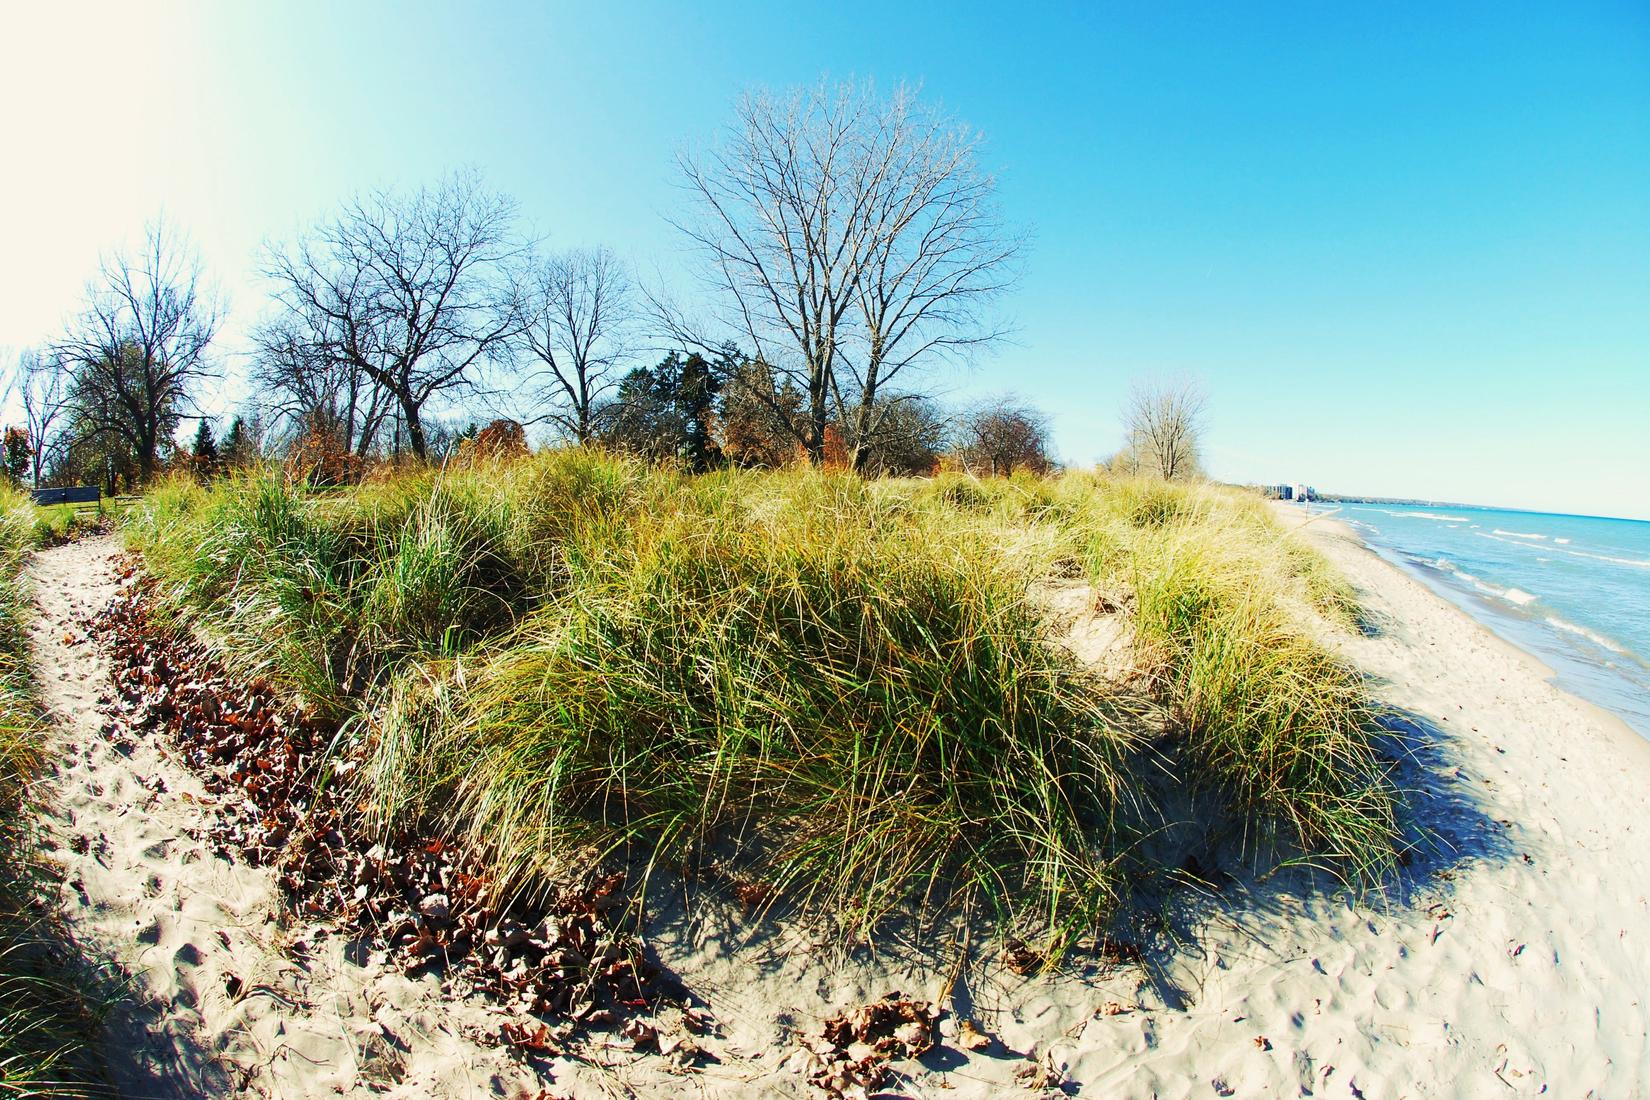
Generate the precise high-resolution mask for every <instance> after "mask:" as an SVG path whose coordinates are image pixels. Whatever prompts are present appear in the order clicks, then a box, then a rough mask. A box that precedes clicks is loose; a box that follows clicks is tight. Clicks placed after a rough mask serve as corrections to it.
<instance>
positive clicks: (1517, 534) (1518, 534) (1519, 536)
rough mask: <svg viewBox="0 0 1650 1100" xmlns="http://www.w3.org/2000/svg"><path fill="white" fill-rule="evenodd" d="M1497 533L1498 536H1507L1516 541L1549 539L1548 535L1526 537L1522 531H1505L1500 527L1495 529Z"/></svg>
mask: <svg viewBox="0 0 1650 1100" xmlns="http://www.w3.org/2000/svg"><path fill="white" fill-rule="evenodd" d="M1495 533H1496V534H1498V535H1506V536H1508V537H1509V538H1515V539H1544V538H1546V537H1547V536H1546V535H1526V534H1525V533H1523V532H1522V531H1503V530H1501V528H1499V527H1497V528H1496V529H1495Z"/></svg>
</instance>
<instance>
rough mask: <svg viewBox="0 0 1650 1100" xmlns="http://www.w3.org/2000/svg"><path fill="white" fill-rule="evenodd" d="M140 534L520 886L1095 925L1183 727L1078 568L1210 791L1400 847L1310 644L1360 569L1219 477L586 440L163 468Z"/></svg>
mask: <svg viewBox="0 0 1650 1100" xmlns="http://www.w3.org/2000/svg"><path fill="white" fill-rule="evenodd" d="M128 529H129V531H130V535H131V538H132V540H133V542H134V544H135V545H136V546H138V547H139V548H140V549H141V550H142V551H143V552H144V554H145V555H146V557H147V559H148V561H149V564H150V568H151V569H152V571H154V572H155V573H156V574H157V575H158V576H159V577H160V578H161V579H162V581H163V582H164V589H165V592H166V597H167V602H168V604H169V606H170V607H171V608H172V610H173V612H174V613H175V614H176V615H178V616H179V618H180V620H186V621H188V622H190V623H192V624H194V625H196V626H204V627H205V632H206V633H207V634H208V635H210V636H211V637H212V638H213V640H214V642H215V644H217V645H218V646H219V647H220V649H221V651H222V652H223V654H224V656H225V657H226V659H228V660H230V661H232V662H235V663H238V664H240V665H242V666H243V667H245V668H247V669H249V670H250V669H257V670H260V671H263V672H266V673H268V674H271V675H273V676H275V677H276V678H278V679H279V680H280V681H281V682H283V683H285V684H286V685H287V686H288V687H290V688H291V689H293V690H294V691H295V692H298V693H300V694H301V695H302V696H303V697H304V699H305V700H306V701H308V702H309V703H310V704H311V705H313V706H315V707H317V708H319V709H323V710H326V711H328V712H330V713H332V714H334V715H335V716H336V717H338V718H340V719H342V720H346V721H347V723H348V728H349V729H350V730H351V731H353V734H354V737H353V740H352V741H351V749H350V751H353V752H356V753H357V754H359V755H360V757H361V759H362V762H363V764H364V765H365V766H364V767H362V768H361V769H360V770H359V772H358V774H360V775H362V776H364V777H365V779H364V781H363V790H362V795H363V797H364V800H365V801H366V802H367V803H368V804H369V805H370V806H371V808H372V811H373V812H374V813H375V814H376V815H377V816H378V817H379V818H380V820H382V821H383V822H384V823H385V824H386V825H387V826H394V825H397V824H406V823H412V822H419V823H438V824H439V825H440V826H441V827H443V828H444V829H447V830H450V831H453V832H456V833H459V834H462V835H464V836H466V837H468V838H469V840H470V842H471V844H472V845H473V846H474V848H475V849H476V851H477V852H479V853H480V854H481V855H483V856H484V857H485V858H486V859H488V860H489V861H490V863H491V865H492V866H493V868H494V870H495V871H496V873H497V875H498V878H499V881H500V882H502V883H506V884H510V885H515V886H526V887H531V885H532V884H534V883H541V882H544V881H547V880H549V879H550V878H552V877H554V876H556V875H557V874H558V873H560V872H562V871H564V870H565V869H567V868H568V867H570V866H580V865H588V862H589V861H590V860H592V859H600V858H603V857H606V856H617V855H621V854H622V855H625V856H629V857H635V858H643V859H647V860H651V861H653V862H655V863H658V862H661V861H662V862H666V863H669V864H671V865H675V864H678V863H681V862H690V863H696V864H701V865H703V864H717V865H722V866H726V867H728V868H730V869H731V870H732V872H733V873H734V874H737V875H739V876H745V877H752V878H756V879H760V880H761V881H763V882H764V883H766V884H768V885H769V886H772V887H774V888H776V889H777V890H779V891H780V892H782V893H783V894H784V895H786V896H789V897H791V898H794V899H797V900H799V901H801V902H804V903H811V904H813V905H814V906H816V907H819V908H823V909H829V910H831V911H834V912H838V913H841V914H843V915H845V917H846V919H847V922H848V923H849V924H850V926H853V927H856V928H860V929H863V927H864V926H865V925H866V924H868V923H870V922H874V921H875V920H876V919H878V918H879V917H880V916H882V915H883V914H886V913H887V912H889V911H890V910H892V909H894V908H897V907H900V906H902V905H905V904H907V903H909V902H911V901H912V900H914V899H924V898H928V899H931V898H934V897H937V896H940V895H942V894H944V893H945V892H947V891H950V890H953V889H956V888H962V889H965V890H968V891H970V892H973V893H974V894H976V895H977V896H979V897H982V898H983V899H984V900H985V901H986V902H987V903H989V904H991V905H993V906H995V907H996V908H997V909H998V910H999V912H1000V913H1002V914H1003V915H1004V917H1005V918H1007V919H1010V920H1024V921H1029V922H1034V923H1038V924H1041V925H1043V926H1044V927H1045V928H1050V929H1052V928H1055V927H1058V926H1059V925H1061V924H1062V923H1064V922H1067V921H1072V920H1088V919H1092V918H1094V917H1095V916H1096V915H1098V914H1100V913H1102V912H1103V911H1104V910H1105V909H1106V908H1107V906H1108V905H1109V904H1110V903H1111V902H1112V900H1114V898H1115V895H1116V893H1117V891H1118V890H1120V889H1121V888H1122V886H1123V884H1122V883H1121V882H1120V881H1119V879H1118V876H1117V873H1116V863H1117V859H1118V856H1119V853H1121V852H1122V851H1124V850H1125V849H1127V848H1128V847H1129V846H1130V844H1131V843H1132V841H1133V839H1134V837H1133V835H1132V834H1131V833H1129V832H1128V830H1127V829H1126V828H1125V827H1124V826H1123V824H1122V822H1123V821H1124V820H1125V819H1131V817H1133V818H1137V817H1138V815H1131V814H1130V813H1128V812H1125V811H1128V810H1129V809H1130V803H1131V799H1132V798H1133V795H1134V793H1135V791H1136V790H1137V788H1138V786H1139V784H1138V782H1137V775H1138V771H1137V769H1138V768H1139V767H1140V766H1141V765H1140V761H1139V757H1140V755H1141V754H1142V753H1143V752H1145V751H1146V750H1145V748H1144V742H1145V740H1146V739H1148V738H1151V739H1154V740H1157V741H1161V738H1160V737H1159V736H1158V735H1159V734H1161V733H1162V732H1163V731H1162V730H1160V729H1155V728H1151V727H1150V726H1149V725H1148V724H1147V722H1146V719H1145V717H1144V713H1145V705H1146V703H1147V702H1149V700H1147V699H1146V698H1145V695H1144V691H1143V689H1141V688H1138V687H1126V686H1125V687H1119V686H1117V685H1116V684H1115V683H1112V682H1110V681H1107V680H1104V679H1102V678H1101V677H1099V676H1098V675H1096V674H1095V673H1094V671H1093V670H1090V669H1087V668H1084V667H1082V666H1081V665H1080V664H1079V662H1078V661H1077V660H1076V659H1075V658H1074V657H1073V656H1072V655H1071V654H1070V653H1069V652H1068V651H1067V650H1065V649H1064V648H1063V647H1062V646H1060V645H1059V644H1058V643H1057V641H1056V640H1055V639H1054V638H1053V637H1052V636H1051V634H1050V631H1049V629H1048V625H1047V623H1046V622H1045V621H1044V613H1043V611H1042V609H1041V604H1040V603H1039V602H1038V597H1037V591H1038V587H1039V585H1041V584H1042V583H1043V582H1044V581H1046V580H1047V579H1048V578H1049V577H1050V576H1051V575H1055V574H1064V575H1069V574H1070V572H1071V571H1072V570H1074V569H1076V570H1086V571H1087V573H1088V574H1089V576H1090V578H1091V579H1092V581H1093V583H1094V584H1095V585H1096V586H1102V587H1105V588H1106V589H1107V590H1108V591H1111V592H1119V593H1121V592H1126V593H1127V594H1128V595H1129V598H1130V599H1131V600H1132V604H1133V609H1134V610H1133V613H1134V614H1135V616H1136V619H1137V636H1138V638H1139V639H1140V644H1141V646H1142V652H1143V654H1144V655H1145V656H1146V657H1147V658H1149V662H1150V664H1151V667H1152V668H1153V673H1154V675H1153V678H1152V681H1151V683H1150V685H1147V687H1148V688H1149V690H1150V691H1152V692H1155V693H1157V694H1158V695H1159V696H1160V698H1159V700H1158V701H1159V702H1163V703H1167V704H1168V705H1169V710H1170V712H1171V713H1172V714H1173V716H1174V719H1175V721H1174V728H1173V729H1172V730H1171V731H1170V734H1171V737H1170V742H1169V743H1170V745H1171V751H1172V752H1174V753H1175V754H1176V755H1177V756H1178V757H1179V758H1180V760H1181V761H1182V762H1183V763H1184V764H1185V766H1186V769H1185V770H1186V772H1187V774H1188V775H1190V776H1191V777H1192V779H1193V780H1194V781H1195V782H1197V783H1199V784H1200V785H1202V786H1204V787H1206V788H1207V789H1209V790H1211V791H1216V792H1219V793H1221V794H1222V795H1223V796H1224V797H1228V798H1229V799H1230V801H1231V804H1232V806H1233V808H1234V811H1235V812H1236V813H1238V814H1239V815H1240V816H1241V817H1242V818H1243V819H1244V820H1246V821H1248V820H1253V821H1254V822H1256V823H1257V824H1262V825H1264V827H1265V830H1267V831H1268V832H1269V835H1271V834H1275V837H1274V839H1275V841H1276V843H1277V844H1279V845H1284V846H1296V847H1299V848H1302V849H1303V850H1306V851H1308V852H1311V853H1314V854H1318V855H1324V856H1328V857H1331V858H1333V859H1335V860H1338V861H1340V862H1343V863H1349V864H1350V865H1352V866H1353V867H1354V868H1365V869H1367V868H1373V867H1376V866H1378V865H1379V863H1380V861H1381V859H1382V856H1381V851H1382V849H1383V846H1385V850H1387V851H1390V814H1391V796H1390V793H1389V791H1388V789H1387V787H1386V786H1385V784H1384V781H1383V779H1382V777H1381V776H1380V775H1379V773H1378V771H1377V770H1375V769H1374V768H1373V764H1372V762H1373V759H1374V757H1373V754H1372V753H1371V752H1370V750H1369V744H1368V724H1367V722H1366V718H1367V715H1366V713H1365V711H1364V710H1363V706H1364V704H1363V702H1362V694H1361V691H1360V689H1359V686H1358V683H1357V681H1356V678H1355V677H1354V676H1353V675H1352V674H1351V673H1350V671H1348V670H1347V669H1346V668H1345V667H1344V666H1342V665H1341V664H1340V663H1339V662H1337V661H1336V660H1335V659H1334V658H1333V657H1331V656H1330V655H1329V654H1328V652H1327V651H1326V650H1324V649H1323V648H1322V647H1321V646H1320V645H1319V643H1318V642H1316V641H1314V640H1313V635H1314V631H1316V630H1317V629H1319V628H1320V627H1321V625H1322V624H1321V622H1320V618H1321V617H1322V616H1325V615H1327V616H1329V617H1331V618H1338V617H1344V616H1345V615H1346V614H1348V613H1349V609H1350V606H1351V605H1350V603H1347V602H1345V601H1346V600H1347V599H1348V598H1349V595H1348V593H1347V591H1346V590H1345V588H1344V584H1342V583H1341V582H1338V581H1336V580H1335V578H1334V576H1333V574H1332V572H1330V571H1329V570H1328V569H1327V567H1325V566H1324V565H1323V563H1322V562H1321V560H1320V559H1318V558H1316V556H1315V555H1313V554H1311V552H1310V551H1308V550H1306V549H1305V548H1304V547H1301V546H1299V545H1297V544H1295V543H1293V542H1292V540H1290V539H1288V538H1287V537H1285V536H1284V535H1283V534H1282V532H1281V531H1280V530H1279V529H1278V528H1277V527H1276V525H1275V524H1273V523H1272V522H1271V520H1270V518H1269V517H1268V516H1267V515H1266V513H1265V512H1264V511H1263V510H1261V509H1260V508H1259V507H1258V505H1256V506H1250V505H1249V504H1247V503H1245V502H1244V501H1243V500H1242V499H1240V498H1238V497H1237V496H1235V495H1234V494H1231V493H1226V492H1221V491H1216V490H1211V489H1183V488H1179V487H1172V486H1164V485H1162V484H1161V483H1156V484H1153V483H1148V482H1143V481H1142V482H1135V481H1114V480H1110V479H1102V478H1097V477H1092V476H1087V475H1068V476H1066V477H1063V478H1058V479H1041V478H1029V477H1023V476H1022V477H1015V478H1007V479H989V480H976V479H973V478H968V477H965V476H962V475H946V476H943V477H940V478H936V479H932V480H910V481H880V482H866V481H862V480H859V479H856V478H852V477H848V476H842V475H833V474H821V473H815V472H810V471H806V470H803V471H785V472H773V473H749V472H738V471H724V472H720V473H716V474H711V475H705V476H701V477H689V476H686V475H684V474H680V473H677V472H674V471H671V470H666V469H657V468H648V467H646V466H644V465H642V464H639V463H636V462H633V461H630V460H626V459H620V458H614V457H610V456H604V455H600V454H595V453H591V452H586V451H580V450H563V451H556V452H548V453H541V454H539V455H535V456H532V457H531V458H528V459H524V460H521V461H518V462H514V463H510V464H506V465H501V466H486V467H481V468H472V469H463V470H453V471H447V472H441V473H436V472H420V473H405V472H403V473H400V474H397V475H393V476H387V477H385V478H383V479H382V480H380V481H377V482H373V483H370V484H368V485H365V486H362V487H360V488H358V489H355V490H350V491H346V492H340V493H334V494H330V495H316V496H310V495H306V494H305V493H304V492H303V491H302V490H300V489H298V488H295V487H292V486H289V485H288V484H286V483H285V482H284V481H282V480H281V479H280V478H279V477H278V475H276V474H273V473H255V474H251V475H246V476H243V477H241V478H239V479H237V480H233V481H230V482H228V483H226V484H224V485H222V486H220V487H217V488H215V489H214V490H212V491H211V492H204V491H202V490H200V489H198V488H195V487H193V486H189V485H184V484H181V483H176V484H170V485H166V486H163V487H161V488H159V489H157V490H156V491H154V492H153V493H152V494H151V495H150V497H149V499H148V500H147V501H146V503H145V504H144V506H142V507H141V508H140V509H138V510H136V511H135V512H134V514H133V516H132V518H131V521H130V524H129V528H128ZM1343 604H1344V606H1343Z"/></svg>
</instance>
